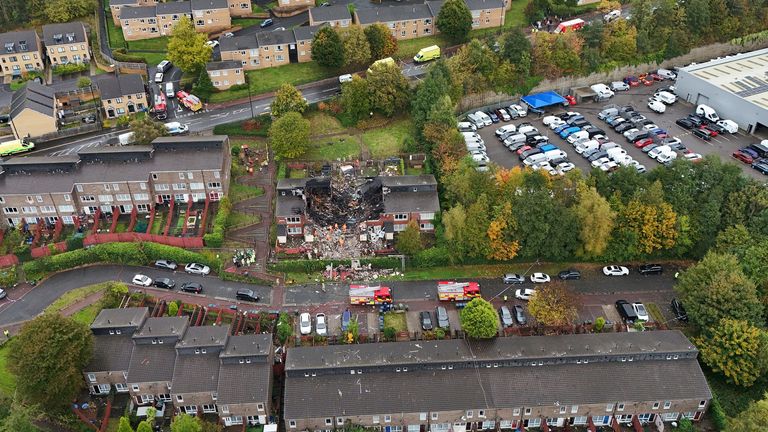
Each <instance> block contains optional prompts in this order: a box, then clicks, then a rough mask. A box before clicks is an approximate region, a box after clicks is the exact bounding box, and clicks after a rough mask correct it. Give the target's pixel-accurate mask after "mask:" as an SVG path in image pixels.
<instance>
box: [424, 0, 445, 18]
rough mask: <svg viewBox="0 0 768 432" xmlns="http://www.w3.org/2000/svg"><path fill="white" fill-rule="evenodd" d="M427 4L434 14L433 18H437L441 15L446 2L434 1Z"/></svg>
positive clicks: (441, 0) (443, 0) (442, 0)
mask: <svg viewBox="0 0 768 432" xmlns="http://www.w3.org/2000/svg"><path fill="white" fill-rule="evenodd" d="M425 3H426V5H427V6H428V7H429V10H430V11H431V12H432V16H433V17H435V18H437V15H438V14H440V9H442V8H443V5H444V4H445V0H432V1H427V2H425Z"/></svg>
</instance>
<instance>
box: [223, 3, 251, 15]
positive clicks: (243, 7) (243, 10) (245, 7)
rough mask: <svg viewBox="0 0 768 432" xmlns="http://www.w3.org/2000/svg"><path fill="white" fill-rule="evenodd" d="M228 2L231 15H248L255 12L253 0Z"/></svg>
mask: <svg viewBox="0 0 768 432" xmlns="http://www.w3.org/2000/svg"><path fill="white" fill-rule="evenodd" d="M227 3H228V4H229V15H230V16H233V17H240V16H246V15H250V14H251V13H252V12H253V11H252V9H251V0H227Z"/></svg>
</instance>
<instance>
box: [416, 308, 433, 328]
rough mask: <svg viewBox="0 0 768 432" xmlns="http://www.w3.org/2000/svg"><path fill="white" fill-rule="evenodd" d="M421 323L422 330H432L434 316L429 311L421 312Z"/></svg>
mask: <svg viewBox="0 0 768 432" xmlns="http://www.w3.org/2000/svg"><path fill="white" fill-rule="evenodd" d="M419 321H420V322H421V329H422V330H432V314H431V313H429V311H421V312H419Z"/></svg>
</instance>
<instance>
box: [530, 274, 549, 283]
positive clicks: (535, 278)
mask: <svg viewBox="0 0 768 432" xmlns="http://www.w3.org/2000/svg"><path fill="white" fill-rule="evenodd" d="M549 281H550V279H549V275H548V274H546V273H534V274H532V275H531V282H533V283H547V282H549Z"/></svg>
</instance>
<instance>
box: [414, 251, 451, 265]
mask: <svg viewBox="0 0 768 432" xmlns="http://www.w3.org/2000/svg"><path fill="white" fill-rule="evenodd" d="M452 264H453V263H451V257H450V255H449V254H448V250H447V249H446V248H444V247H437V246H435V247H431V248H429V249H424V250H423V251H421V252H419V253H417V254H416V255H415V256H413V257H411V259H410V260H409V261H408V265H409V266H410V267H416V268H424V267H443V266H450V265H452Z"/></svg>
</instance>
